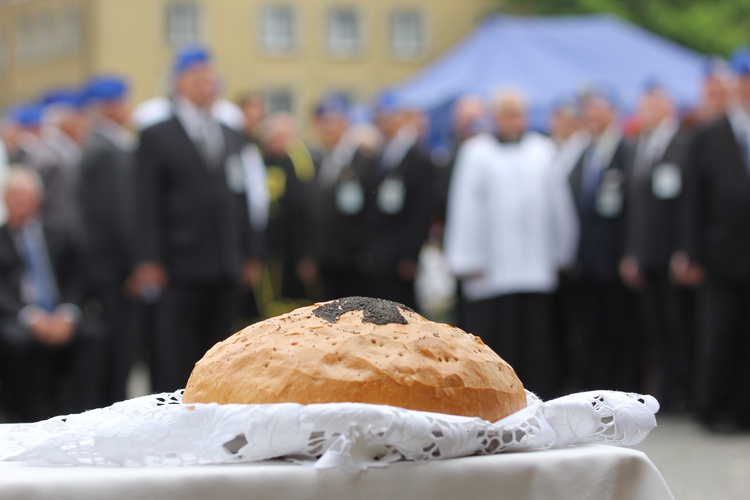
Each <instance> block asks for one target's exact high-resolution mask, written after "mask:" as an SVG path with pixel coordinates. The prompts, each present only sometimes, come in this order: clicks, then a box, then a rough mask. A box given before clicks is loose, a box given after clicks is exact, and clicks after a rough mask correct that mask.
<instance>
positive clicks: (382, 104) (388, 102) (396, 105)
mask: <svg viewBox="0 0 750 500" xmlns="http://www.w3.org/2000/svg"><path fill="white" fill-rule="evenodd" d="M401 109H403V103H402V102H401V100H400V99H399V98H398V96H397V95H396V93H395V92H394V91H392V90H384V91H382V92H381V93H380V94H379V95H378V97H377V98H376V99H375V112H376V113H395V112H397V111H400V110H401Z"/></svg>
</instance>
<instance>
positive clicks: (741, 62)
mask: <svg viewBox="0 0 750 500" xmlns="http://www.w3.org/2000/svg"><path fill="white" fill-rule="evenodd" d="M729 66H730V67H731V68H732V71H734V72H735V73H736V74H738V75H750V47H748V46H747V45H743V46H742V47H739V48H737V49H736V50H735V51H734V52H733V53H732V56H731V57H730V58H729Z"/></svg>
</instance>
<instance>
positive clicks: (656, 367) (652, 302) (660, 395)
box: [637, 270, 693, 410]
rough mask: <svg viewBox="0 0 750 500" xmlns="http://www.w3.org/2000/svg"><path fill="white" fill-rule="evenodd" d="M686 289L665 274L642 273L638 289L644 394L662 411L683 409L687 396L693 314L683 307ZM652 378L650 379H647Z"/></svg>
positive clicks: (665, 272) (688, 390)
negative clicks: (654, 397) (690, 326)
mask: <svg viewBox="0 0 750 500" xmlns="http://www.w3.org/2000/svg"><path fill="white" fill-rule="evenodd" d="M686 293H689V291H688V290H685V289H683V288H680V287H677V286H675V285H674V284H673V283H672V282H671V280H670V279H669V275H668V273H667V271H666V270H665V271H664V272H659V271H644V283H643V286H642V287H641V288H640V289H639V290H638V293H637V299H638V311H639V319H640V328H639V332H638V333H639V337H640V338H639V339H638V343H639V344H640V343H642V344H643V345H644V346H645V347H646V352H645V355H646V356H645V359H644V367H645V368H646V375H650V376H647V377H646V382H647V385H646V386H645V387H644V388H643V390H644V391H645V392H648V393H649V394H653V395H654V396H656V398H657V399H658V400H659V403H660V404H661V406H662V409H665V410H666V409H673V408H685V407H686V405H687V403H688V400H689V394H690V383H691V376H690V351H691V344H692V338H691V335H690V333H689V332H690V330H689V328H688V323H689V321H690V317H691V313H692V312H693V311H690V310H687V309H686V308H685V306H686V305H688V304H687V302H686V300H685V299H686V297H685V294H686ZM649 379H652V380H649Z"/></svg>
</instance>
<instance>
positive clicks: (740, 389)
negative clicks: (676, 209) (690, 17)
mask: <svg viewBox="0 0 750 500" xmlns="http://www.w3.org/2000/svg"><path fill="white" fill-rule="evenodd" d="M732 66H733V69H734V71H735V72H736V73H737V75H736V84H735V95H734V101H733V104H732V105H731V106H730V107H729V109H728V111H727V113H726V114H725V115H724V116H722V117H721V118H719V119H718V120H717V121H715V122H713V123H711V124H709V125H707V126H706V127H705V128H703V129H701V130H700V131H698V132H697V133H696V135H695V137H694V138H693V141H692V143H691V145H690V149H689V155H688V158H689V163H688V165H687V168H686V179H685V200H684V209H685V211H684V213H683V214H682V216H681V223H682V224H681V229H682V231H681V238H680V246H679V249H680V252H678V253H676V254H675V256H674V257H673V259H672V271H673V273H674V274H675V276H676V278H677V279H679V280H680V281H681V282H683V283H686V284H693V285H697V284H703V288H702V290H700V292H699V323H698V346H697V349H696V355H697V360H696V362H697V378H698V380H697V388H696V399H697V401H696V403H697V407H698V408H697V409H698V412H699V417H700V419H701V421H702V422H703V423H704V424H706V425H707V426H708V427H709V428H710V429H712V430H715V431H720V432H721V431H732V430H736V429H738V428H741V427H745V428H748V427H750V403H748V401H750V400H749V399H748V397H747V391H746V388H747V387H748V384H749V383H750V370H749V369H748V366H750V365H748V363H747V358H748V354H750V342H748V339H750V316H748V310H750V52H748V51H747V50H744V51H739V52H738V53H736V54H735V56H734V57H733V59H732Z"/></svg>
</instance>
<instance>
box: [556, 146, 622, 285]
mask: <svg viewBox="0 0 750 500" xmlns="http://www.w3.org/2000/svg"><path fill="white" fill-rule="evenodd" d="M627 155H628V153H627V146H626V145H625V143H624V142H623V141H620V143H619V144H618V145H617V148H616V149H615V153H614V154H613V155H612V160H611V161H610V163H609V165H606V166H605V167H604V170H603V172H602V175H601V176H600V178H599V179H600V182H599V184H598V185H597V188H596V191H597V193H598V192H599V191H600V189H601V185H602V183H601V180H602V179H604V178H605V177H606V176H607V175H608V172H610V171H616V172H619V174H620V175H621V177H622V180H623V189H624V180H625V163H626V159H627ZM585 157H586V152H584V154H583V155H582V156H581V158H580V159H579V161H578V163H577V164H576V166H575V167H574V168H573V170H572V171H571V173H570V176H569V182H570V187H571V190H572V192H573V198H574V200H575V203H576V207H577V210H578V216H579V221H580V238H579V245H578V260H577V264H578V265H577V268H578V273H579V277H580V278H581V279H583V280H588V281H594V282H598V283H616V282H617V281H618V280H619V275H618V270H617V268H618V265H619V262H620V259H621V258H622V257H623V252H624V236H625V235H624V219H625V212H626V210H627V197H626V196H625V193H624V192H623V193H622V194H623V196H624V201H623V207H622V210H621V211H620V213H619V214H618V215H617V216H615V217H604V216H602V215H601V214H600V213H599V212H597V210H596V209H595V208H594V204H593V203H588V204H587V203H585V200H584V199H583V196H582V190H581V182H582V176H583V164H584V158H585Z"/></svg>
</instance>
